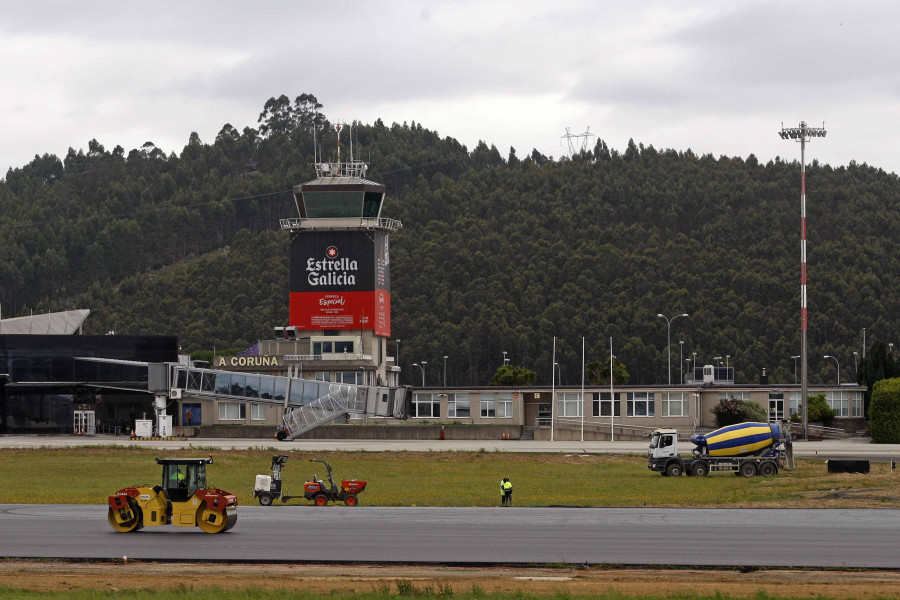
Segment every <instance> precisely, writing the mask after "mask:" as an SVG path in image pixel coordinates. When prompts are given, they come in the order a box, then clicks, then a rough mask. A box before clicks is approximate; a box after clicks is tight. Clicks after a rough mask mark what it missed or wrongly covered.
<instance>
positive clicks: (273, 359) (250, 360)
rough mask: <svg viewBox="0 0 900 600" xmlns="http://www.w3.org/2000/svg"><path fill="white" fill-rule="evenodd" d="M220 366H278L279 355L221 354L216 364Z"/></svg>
mask: <svg viewBox="0 0 900 600" xmlns="http://www.w3.org/2000/svg"><path fill="white" fill-rule="evenodd" d="M214 366H215V367H216V368H217V369H218V368H220V367H226V368H227V367H277V366H280V365H279V364H278V357H277V356H220V357H218V360H216V364H215V365H214Z"/></svg>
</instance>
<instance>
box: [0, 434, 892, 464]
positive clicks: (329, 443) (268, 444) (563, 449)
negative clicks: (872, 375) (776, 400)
mask: <svg viewBox="0 0 900 600" xmlns="http://www.w3.org/2000/svg"><path fill="white" fill-rule="evenodd" d="M109 444H117V445H121V446H134V447H143V448H160V449H179V448H214V449H225V450H228V449H236V450H241V449H248V448H262V449H268V448H274V449H286V450H303V451H307V450H308V451H321V450H343V451H366V452H387V451H404V450H405V451H409V452H432V451H442V450H450V451H473V452H478V451H480V450H482V449H484V450H486V451H488V452H535V453H546V452H554V453H565V454H581V453H587V454H639V455H642V456H645V455H646V453H647V446H648V444H649V441H648V440H642V441H636V442H634V441H622V442H619V441H617V442H603V441H600V442H595V441H585V442H579V441H574V442H571V441H553V442H549V441H535V440H530V441H519V440H295V441H293V442H279V441H276V440H274V439H225V438H215V439H205V438H204V439H192V440H189V441H186V442H185V441H151V440H140V441H132V440H130V439H129V438H128V437H126V436H104V435H97V436H87V437H85V436H74V435H2V436H0V448H40V447H53V448H60V447H76V446H92V445H109ZM689 447H690V444H687V445H686V446H685V451H686V452H687V449H688V448H689ZM794 456H795V457H796V458H813V459H815V458H819V459H823V460H824V459H827V458H831V459H837V458H850V459H869V460H873V461H888V460H895V461H900V444H870V443H869V442H868V439H866V438H849V439H845V440H824V441H797V442H794Z"/></svg>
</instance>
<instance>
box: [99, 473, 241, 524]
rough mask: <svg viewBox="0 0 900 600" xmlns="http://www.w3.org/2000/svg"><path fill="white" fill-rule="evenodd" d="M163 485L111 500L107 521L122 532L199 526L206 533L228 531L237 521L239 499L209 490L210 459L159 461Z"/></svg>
mask: <svg viewBox="0 0 900 600" xmlns="http://www.w3.org/2000/svg"><path fill="white" fill-rule="evenodd" d="M156 462H157V463H158V464H160V465H162V485H157V486H154V487H152V488H151V487H150V486H149V485H146V484H145V485H136V486H131V487H127V488H123V489H121V490H119V491H118V492H116V494H115V495H113V496H110V497H109V512H108V521H109V524H110V526H111V527H112V528H113V529H114V530H116V531H120V532H123V533H124V532H129V531H137V530H139V529H141V528H142V527H150V526H154V525H177V526H179V527H200V529H202V530H203V531H205V532H207V533H220V532H223V531H228V530H229V529H231V528H232V527H233V526H234V524H235V523H236V522H237V496H235V495H234V494H230V493H228V492H226V491H224V490H220V489H218V488H212V489H210V488H207V484H206V465H208V464H212V462H213V460H212V457H211V456H210V457H209V458H157V459H156Z"/></svg>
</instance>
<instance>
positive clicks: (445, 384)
mask: <svg viewBox="0 0 900 600" xmlns="http://www.w3.org/2000/svg"><path fill="white" fill-rule="evenodd" d="M444 387H447V355H446V354H445V355H444Z"/></svg>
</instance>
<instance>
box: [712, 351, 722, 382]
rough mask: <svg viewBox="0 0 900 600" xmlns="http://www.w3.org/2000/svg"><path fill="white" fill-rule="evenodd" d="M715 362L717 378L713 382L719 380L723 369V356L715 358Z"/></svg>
mask: <svg viewBox="0 0 900 600" xmlns="http://www.w3.org/2000/svg"><path fill="white" fill-rule="evenodd" d="M713 360H714V361H716V370H715V374H716V375H715V377H713V381H718V380H719V369H721V368H722V357H721V356H713Z"/></svg>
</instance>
